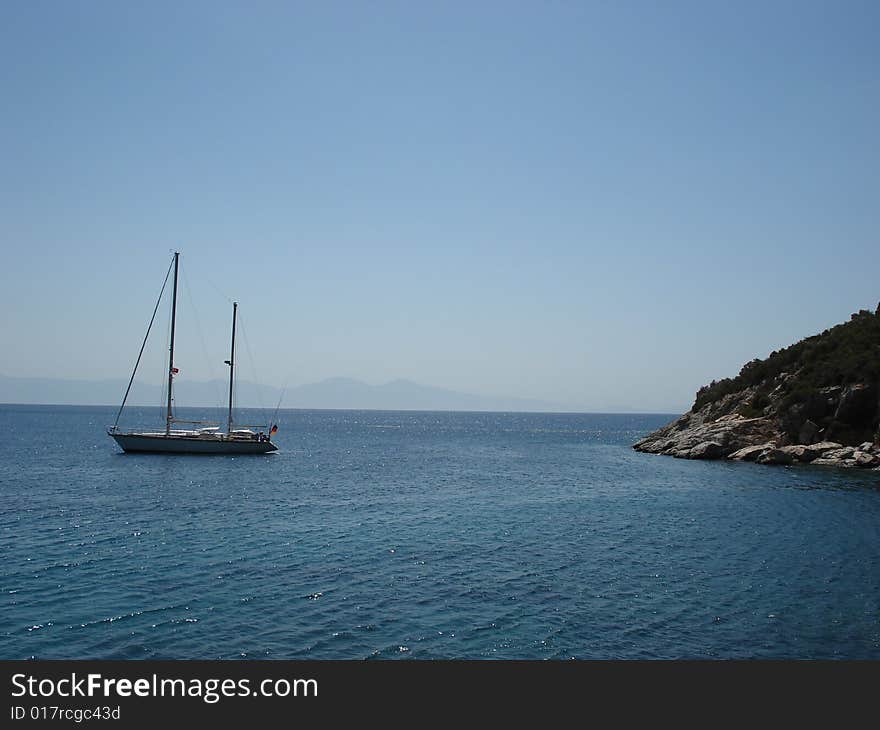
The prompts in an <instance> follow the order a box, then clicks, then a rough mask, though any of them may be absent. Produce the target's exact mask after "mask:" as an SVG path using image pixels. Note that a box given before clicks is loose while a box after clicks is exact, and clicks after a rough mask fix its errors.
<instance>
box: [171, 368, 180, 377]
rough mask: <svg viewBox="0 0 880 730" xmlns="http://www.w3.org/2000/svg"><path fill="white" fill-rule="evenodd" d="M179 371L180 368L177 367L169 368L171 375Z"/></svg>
mask: <svg viewBox="0 0 880 730" xmlns="http://www.w3.org/2000/svg"><path fill="white" fill-rule="evenodd" d="M179 372H180V370H179V369H178V368H171V374H172V375H177V373H179Z"/></svg>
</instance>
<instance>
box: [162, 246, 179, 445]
mask: <svg viewBox="0 0 880 730" xmlns="http://www.w3.org/2000/svg"><path fill="white" fill-rule="evenodd" d="M179 258H180V253H179V252H178V251H175V252H174V291H173V293H172V296H171V345H170V346H169V348H168V351H169V354H168V412H167V413H166V415H165V435H166V436H170V435H171V421H172V420H173V419H174V416H173V415H172V414H171V390H172V384H173V382H174V322H175V319H176V318H177V269H178V265H179V263H178V259H179Z"/></svg>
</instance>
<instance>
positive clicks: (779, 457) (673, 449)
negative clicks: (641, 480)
mask: <svg viewBox="0 0 880 730" xmlns="http://www.w3.org/2000/svg"><path fill="white" fill-rule="evenodd" d="M680 420H681V419H679V421H680ZM679 421H675V422H674V423H673V424H670V426H666V427H665V428H664V429H661V431H662V432H663V433H661V431H655V432H654V433H653V434H651V435H650V436H648V437H647V438H646V439H643V440H642V441H639V442H638V443H637V444H635V445H634V446H633V448H634V449H635V450H636V451H642V452H645V453H650V454H666V455H668V456H674V457H676V458H679V459H729V460H731V461H754V462H756V463H758V464H777V465H788V464H796V463H799V464H813V465H816V466H835V467H844V468H859V469H873V470H875V471H880V445H878V444H875V443H871V442H867V441H866V442H864V443H862V444H859V445H858V446H845V445H844V444H841V443H837V442H835V441H820V442H818V443H814V444H788V445H779V443H778V439H769V440H767V441H761V442H760V443H750V444H748V445H745V446H742V445H741V444H742V443H744V441H743V440H742V439H743V438H744V437H746V440H751V439H752V438H753V437H755V436H759V437H763V436H764V435H766V434H765V433H762V432H763V431H764V430H765V427H766V426H767V424H766V423H761V422H762V421H765V419H761V418H751V419H750V418H743V417H742V416H739V415H729V416H722V417H721V418H719V419H718V420H717V421H714V422H711V423H703V424H700V425H699V426H696V427H693V428H688V427H687V426H684V427H683V428H681V429H679V430H676V429H675V428H672V427H673V426H675V425H676V424H679ZM679 425H680V424H679ZM759 440H760V439H759Z"/></svg>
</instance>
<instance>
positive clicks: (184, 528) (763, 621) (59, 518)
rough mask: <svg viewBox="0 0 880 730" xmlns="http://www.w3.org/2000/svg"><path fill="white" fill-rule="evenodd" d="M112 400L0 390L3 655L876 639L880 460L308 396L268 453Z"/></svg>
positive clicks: (233, 654)
mask: <svg viewBox="0 0 880 730" xmlns="http://www.w3.org/2000/svg"><path fill="white" fill-rule="evenodd" d="M113 415H114V413H113V409H110V408H85V407H57V406H0V428H2V432H3V434H4V437H3V439H2V440H0V548H2V563H0V658H3V659H17V658H27V657H37V658H45V659H48V658H107V659H140V658H224V659H225V658H239V657H247V658H274V659H282V658H285V659H286V658H316V659H317V658H320V659H351V658H371V657H377V658H406V657H412V658H425V659H433V658H516V659H544V658H547V659H567V658H570V657H575V658H584V659H587V658H624V659H653V658H712V657H716V658H748V657H756V658H784V657H794V658H820V657H841V658H874V659H877V658H880V550H878V546H880V472H854V471H843V470H833V469H830V470H829V469H823V468H821V467H791V468H783V467H767V466H757V465H754V464H734V463H724V462H699V461H683V460H677V459H671V458H668V457H660V456H651V455H646V454H639V453H636V452H634V451H632V450H631V448H630V445H631V444H632V443H633V442H634V441H635V440H637V439H638V438H639V437H640V436H642V435H643V434H645V433H647V432H649V431H651V430H653V429H654V428H656V427H658V426H660V425H662V424H663V423H664V422H666V421H667V420H668V417H664V416H653V415H652V416H642V415H568V414H556V415H553V414H500V413H416V412H379V411H293V410H291V411H284V412H282V414H281V419H280V424H281V428H280V431H279V433H278V436H277V439H276V440H277V443H278V444H279V446H280V451H279V452H278V453H276V454H272V455H267V456H258V457H216V456H215V457H205V456H162V455H127V454H123V453H121V452H120V450H119V449H118V447H117V446H116V444H115V443H114V442H113V441H112V440H111V439H110V438H109V437H108V436H107V435H106V434H105V432H104V427H105V426H106V424H107V423H109V422H112V418H113ZM141 415H144V414H141ZM149 415H150V416H154V415H155V410H151V411H150V413H149Z"/></svg>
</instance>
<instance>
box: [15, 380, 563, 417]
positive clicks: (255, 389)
mask: <svg viewBox="0 0 880 730" xmlns="http://www.w3.org/2000/svg"><path fill="white" fill-rule="evenodd" d="M126 385H127V381H123V380H57V379H52V378H16V377H8V376H5V375H0V403H45V404H53V405H118V404H119V402H120V401H121V400H122V395H123V393H125V386H126ZM226 389H227V384H226V383H225V382H221V381H218V380H212V381H207V382H205V381H202V382H196V381H183V380H182V381H180V382H179V383H178V384H177V385H176V386H175V399H176V400H177V402H178V403H179V404H180V405H181V406H194V407H218V406H219V407H222V406H223V404H224V403H225V399H226V393H227V390H226ZM163 390H164V389H163V386H160V385H155V384H144V383H137V382H136V383H135V384H134V386H132V391H131V394H130V395H129V398H128V403H129V404H131V405H146V406H150V405H159V404H160V403H162V402H163V397H164V396H163ZM279 399H280V400H281V407H282V408H350V409H357V410H416V411H566V410H572V409H570V408H565V407H563V406H561V405H560V404H558V403H551V402H547V401H540V400H533V399H529V398H504V397H493V396H481V395H473V394H469V393H459V392H457V391H454V390H447V389H445V388H434V387H431V386H427V385H420V384H419V383H414V382H412V381H409V380H393V381H391V382H390V383H385V384H384V385H369V384H368V383H364V382H361V381H359V380H353V379H351V378H329V379H327V380H322V381H320V382H318V383H309V384H306V385H299V386H296V387H294V388H288V389H287V390H286V391H285V392H284V393H283V396H282V393H281V389H280V388H275V387H271V386H257V385H255V384H254V383H251V382H248V381H238V382H237V384H236V402H237V404H238V405H240V406H242V407H261V408H273V409H274V408H275V406H276V404H277V403H278V402H279Z"/></svg>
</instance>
